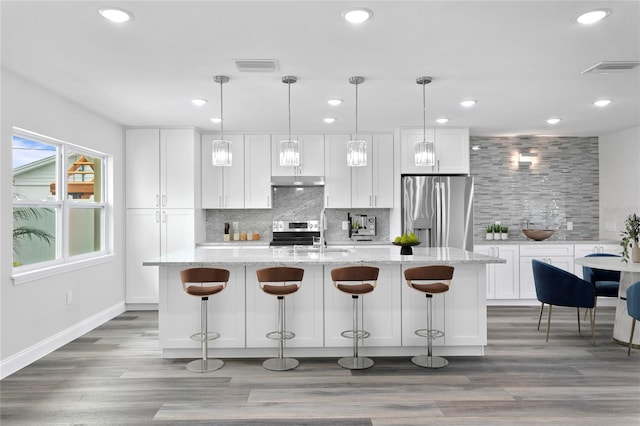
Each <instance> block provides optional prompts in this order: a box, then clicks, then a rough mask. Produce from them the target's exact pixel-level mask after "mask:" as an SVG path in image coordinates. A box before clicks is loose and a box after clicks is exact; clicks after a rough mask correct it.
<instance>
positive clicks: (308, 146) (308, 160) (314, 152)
mask: <svg viewBox="0 0 640 426" xmlns="http://www.w3.org/2000/svg"><path fill="white" fill-rule="evenodd" d="M291 137H292V138H293V139H296V140H298V141H299V142H300V145H299V153H300V166H298V167H294V166H281V165H280V141H281V140H285V139H289V135H288V134H274V135H272V136H271V153H272V155H271V158H272V164H271V170H272V171H273V176H322V175H323V174H324V135H315V134H292V135H291Z"/></svg>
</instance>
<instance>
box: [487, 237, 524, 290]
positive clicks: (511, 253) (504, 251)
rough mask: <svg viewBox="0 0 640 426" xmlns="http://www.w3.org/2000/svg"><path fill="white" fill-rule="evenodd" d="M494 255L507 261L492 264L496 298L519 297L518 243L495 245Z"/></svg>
mask: <svg viewBox="0 0 640 426" xmlns="http://www.w3.org/2000/svg"><path fill="white" fill-rule="evenodd" d="M493 256H496V257H499V258H501V259H504V260H506V261H507V263H501V264H495V265H490V269H492V270H493V276H492V277H491V278H492V280H493V287H494V288H495V298H496V299H518V298H519V297H520V273H519V269H520V262H519V250H518V246H517V245H497V246H494V254H493Z"/></svg>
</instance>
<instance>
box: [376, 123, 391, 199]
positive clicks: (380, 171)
mask: <svg viewBox="0 0 640 426" xmlns="http://www.w3.org/2000/svg"><path fill="white" fill-rule="evenodd" d="M372 160H373V176H372V185H373V207H381V208H393V187H394V180H393V176H394V175H393V162H394V161H393V135H392V134H386V135H385V134H381V135H373V159H372Z"/></svg>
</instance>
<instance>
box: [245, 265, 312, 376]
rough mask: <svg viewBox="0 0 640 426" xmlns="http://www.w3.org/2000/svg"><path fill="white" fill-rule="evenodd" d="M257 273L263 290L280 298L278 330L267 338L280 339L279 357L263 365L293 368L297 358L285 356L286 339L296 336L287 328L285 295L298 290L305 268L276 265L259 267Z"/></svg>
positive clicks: (275, 369)
mask: <svg viewBox="0 0 640 426" xmlns="http://www.w3.org/2000/svg"><path fill="white" fill-rule="evenodd" d="M256 275H257V276H258V282H259V283H260V288H261V289H262V291H264V292H265V293H267V294H270V295H272V296H276V297H277V298H278V330H276V331H272V332H270V333H268V334H267V338H269V339H273V340H277V341H278V357H277V358H269V359H267V360H265V362H263V363H262V366H263V367H264V368H266V369H267V370H272V371H286V370H292V369H294V368H296V367H297V366H298V364H299V363H298V360H297V359H295V358H284V341H285V340H289V339H293V338H294V337H295V334H294V333H293V332H292V331H286V330H285V328H286V326H285V305H284V297H285V296H287V295H290V294H293V293H295V292H296V291H298V289H299V288H300V286H301V285H302V277H303V276H304V269H301V268H290V267H286V266H276V267H272V268H264V269H258V270H257V271H256ZM275 283H281V284H275Z"/></svg>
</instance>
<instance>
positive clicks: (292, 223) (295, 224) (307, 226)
mask: <svg viewBox="0 0 640 426" xmlns="http://www.w3.org/2000/svg"><path fill="white" fill-rule="evenodd" d="M319 231H320V221H319V220H274V221H273V232H319Z"/></svg>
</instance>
